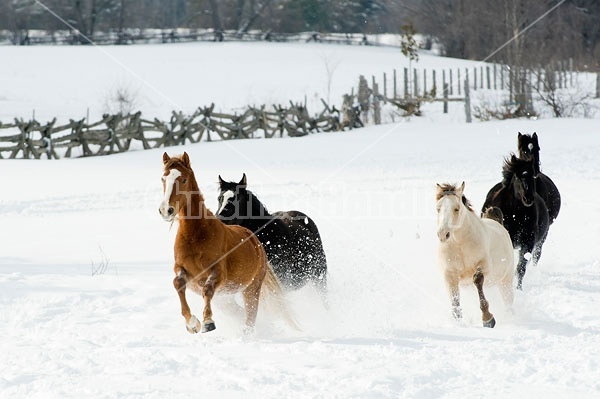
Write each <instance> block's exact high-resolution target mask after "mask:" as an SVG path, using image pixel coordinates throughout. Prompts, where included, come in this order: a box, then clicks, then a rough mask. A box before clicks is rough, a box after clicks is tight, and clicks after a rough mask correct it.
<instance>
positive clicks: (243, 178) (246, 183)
mask: <svg viewBox="0 0 600 399" xmlns="http://www.w3.org/2000/svg"><path fill="white" fill-rule="evenodd" d="M239 185H240V186H247V185H248V180H247V179H246V174H245V173H244V176H242V180H240V182H239Z"/></svg>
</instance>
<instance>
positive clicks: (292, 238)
mask: <svg viewBox="0 0 600 399" xmlns="http://www.w3.org/2000/svg"><path fill="white" fill-rule="evenodd" d="M219 186H220V190H221V193H220V194H219V210H218V211H217V216H218V217H219V218H220V219H221V220H222V221H223V223H225V224H228V225H234V224H237V225H240V226H244V227H246V228H247V229H250V230H252V232H254V233H255V234H256V236H257V237H258V239H259V240H260V242H261V243H262V244H263V246H264V248H265V251H266V252H267V258H268V259H269V262H270V263H271V265H272V266H273V270H274V271H275V275H276V276H277V277H278V278H279V281H280V282H281V284H282V285H283V286H284V287H285V288H288V289H297V288H300V287H302V286H304V285H305V284H306V283H307V282H311V283H312V284H313V285H314V286H315V287H316V288H317V290H318V291H319V293H320V294H321V295H322V296H323V297H324V296H325V293H326V291H327V259H326V257H325V251H324V250H323V243H322V241H321V236H320V235H319V230H318V229H317V225H316V224H315V222H314V221H313V220H312V219H311V218H310V217H308V216H307V215H305V214H304V213H302V212H298V211H287V212H274V213H273V214H270V213H269V211H268V210H267V208H266V207H265V206H264V205H263V204H262V203H261V202H260V201H259V199H258V198H257V197H256V195H254V193H252V191H250V190H248V189H247V180H246V174H244V175H243V177H242V180H240V181H239V182H238V183H235V182H226V181H224V180H223V179H222V178H221V176H219Z"/></svg>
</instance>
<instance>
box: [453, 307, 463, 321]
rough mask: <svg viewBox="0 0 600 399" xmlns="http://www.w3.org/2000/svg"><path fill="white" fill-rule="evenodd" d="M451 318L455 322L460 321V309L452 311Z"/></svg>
mask: <svg viewBox="0 0 600 399" xmlns="http://www.w3.org/2000/svg"><path fill="white" fill-rule="evenodd" d="M452 316H454V318H455V319H456V320H460V319H462V309H461V308H458V307H457V308H454V309H452Z"/></svg>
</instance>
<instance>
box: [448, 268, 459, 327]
mask: <svg viewBox="0 0 600 399" xmlns="http://www.w3.org/2000/svg"><path fill="white" fill-rule="evenodd" d="M446 284H447V286H448V293H449V294H450V300H451V301H452V316H454V318H455V319H456V320H460V319H461V318H462V310H461V308H460V291H459V289H458V276H456V275H455V274H454V273H446Z"/></svg>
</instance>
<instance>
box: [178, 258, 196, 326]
mask: <svg viewBox="0 0 600 399" xmlns="http://www.w3.org/2000/svg"><path fill="white" fill-rule="evenodd" d="M173 286H174V287H175V290H176V291H177V295H178V296H179V302H181V314H182V316H183V317H184V318H185V327H186V328H187V330H188V332H189V333H191V334H195V333H197V332H198V331H200V322H199V321H198V319H197V318H196V316H194V315H193V314H192V312H191V311H190V307H189V305H188V303H187V300H186V299H185V289H186V286H187V273H186V272H185V269H183V268H182V267H177V266H176V267H175V278H174V279H173Z"/></svg>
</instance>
